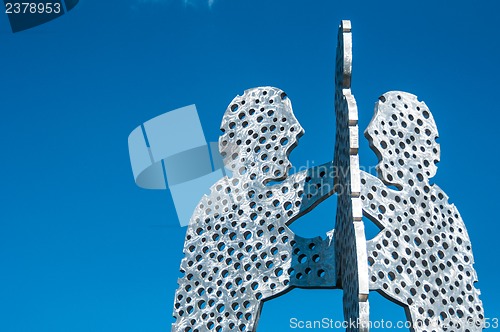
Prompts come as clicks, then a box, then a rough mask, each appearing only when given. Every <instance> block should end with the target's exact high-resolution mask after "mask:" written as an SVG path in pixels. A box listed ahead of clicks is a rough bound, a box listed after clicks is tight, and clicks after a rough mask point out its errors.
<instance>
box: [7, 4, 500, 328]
mask: <svg viewBox="0 0 500 332" xmlns="http://www.w3.org/2000/svg"><path fill="white" fill-rule="evenodd" d="M191 1H192V2H193V3H192V4H188V5H186V4H184V3H183V2H182V0H165V1H163V0H156V1H153V0H149V1H147V0H113V1H112V0H107V1H102V0H101V1H97V0H82V1H80V4H79V5H77V6H76V7H75V9H74V10H72V11H71V12H69V13H68V14H66V15H63V16H62V17H60V18H58V19H56V20H54V21H52V22H49V23H47V24H44V25H42V26H39V27H37V28H34V29H31V30H28V31H25V32H21V33H17V34H12V33H11V32H10V28H9V26H8V21H7V17H6V16H5V15H4V14H3V13H0V49H1V56H0V59H1V61H0V69H1V77H2V80H1V83H0V86H1V93H0V96H1V98H0V112H1V113H0V114H1V115H2V117H1V120H0V123H1V125H2V130H1V131H0V151H1V154H0V155H1V162H0V171H1V175H2V181H1V185H0V191H1V192H0V197H1V201H0V206H1V209H0V331H2V332H34V331H37V332H101V331H102V332H110V331H117V332H118V331H120V332H132V331H147V332H157V331H169V325H170V322H171V319H170V313H171V310H172V303H173V294H174V290H175V288H176V280H177V276H178V272H177V271H178V266H179V261H180V259H181V254H182V245H183V237H184V232H185V229H184V228H180V227H178V226H177V221H176V215H175V211H174V209H173V205H172V202H171V200H170V196H169V193H168V192H167V191H148V190H142V189H140V188H138V187H137V186H136V185H135V184H134V181H133V177H132V172H131V169H130V164H129V159H128V149H127V136H128V134H129V133H130V132H131V131H132V130H133V129H134V128H135V127H136V126H137V125H139V124H141V123H142V122H144V121H146V120H148V119H150V118H152V117H154V116H156V115H159V114H161V113H163V112H166V111H168V110H172V109H174V108H178V107H181V106H185V105H189V104H193V103H195V104H196V105H197V107H198V111H199V114H200V118H201V121H202V124H203V127H204V130H205V134H206V136H207V138H208V140H210V141H214V140H216V139H217V137H218V135H219V130H218V127H219V124H220V120H221V117H222V114H223V112H224V110H225V108H226V106H227V104H228V103H229V102H230V101H231V99H232V98H233V97H234V96H235V95H236V94H239V93H242V92H243V90H245V89H247V88H251V87H255V86H261V85H272V86H277V87H279V88H281V89H283V90H285V91H286V92H287V93H288V95H289V96H290V99H291V100H292V103H293V106H294V111H295V114H296V116H297V118H298V119H299V121H300V122H301V124H302V126H303V127H304V128H305V130H306V133H305V135H304V136H303V137H302V139H301V141H300V144H299V146H298V147H297V148H296V149H295V150H294V152H293V153H292V155H291V159H292V161H293V162H294V164H295V165H296V166H301V165H304V164H306V163H307V162H308V161H309V163H311V162H314V163H315V164H320V163H323V162H326V161H328V160H331V158H332V155H333V146H334V137H335V121H334V110H333V90H334V86H333V75H334V65H335V61H334V60H335V46H336V38H337V26H338V24H339V22H340V20H341V19H350V20H352V25H353V32H354V73H353V92H354V94H355V96H356V99H357V101H358V106H359V112H360V128H361V129H364V128H365V127H366V125H367V124H368V122H369V120H370V119H371V116H372V114H373V105H374V102H375V101H376V100H377V97H378V96H379V95H381V94H382V93H384V92H386V91H389V90H403V91H408V92H411V93H413V94H416V95H418V96H419V97H420V99H423V100H424V101H425V102H426V103H427V105H428V106H429V107H430V109H431V111H432V112H433V114H434V118H435V120H436V122H437V125H438V128H439V130H440V134H441V137H440V143H441V150H442V157H441V160H442V161H441V163H440V164H439V170H438V174H437V176H436V177H435V178H434V181H435V183H437V184H438V185H439V186H440V187H441V188H442V189H443V190H445V191H446V192H447V194H448V195H449V196H450V199H451V201H452V202H454V203H455V204H456V205H457V207H458V209H459V211H460V212H461V214H462V217H463V219H464V221H465V223H466V225H467V228H468V231H469V235H470V237H471V239H472V243H473V251H474V255H475V260H476V265H475V267H476V269H477V272H478V275H479V280H480V282H479V284H478V286H479V287H480V289H481V291H482V294H483V295H482V300H483V303H484V307H485V313H486V316H487V317H489V318H495V317H499V316H500V305H499V304H498V301H497V300H496V298H497V297H498V294H499V291H498V281H497V280H498V272H499V271H500V270H499V268H498V258H497V257H496V255H498V252H499V251H498V249H497V246H498V234H499V233H500V232H499V231H500V226H499V223H498V222H497V220H496V219H497V216H496V215H495V214H494V213H493V212H494V211H495V209H494V208H496V207H497V205H498V198H497V195H498V194H499V193H498V190H499V185H500V182H499V175H498V171H497V169H496V167H497V166H498V163H499V162H500V158H499V156H498V152H499V148H498V139H499V131H498V123H499V121H500V110H499V108H498V91H497V90H498V88H499V83H498V79H497V78H498V77H500V65H499V59H500V43H499V42H498V40H499V37H498V36H499V33H500V23H499V22H500V20H499V19H498V13H499V12H500V4H499V3H498V2H497V1H489V2H486V1H473V2H470V1H467V2H465V1H454V2H447V3H445V2H439V3H437V1H418V2H411V3H410V2H402V1H387V2H381V1H364V2H363V1H361V2H360V1H344V2H340V1H327V0H323V1H293V0H280V1H270V0H267V1H265V0H252V1H242V0H215V2H214V3H213V5H212V6H211V7H210V6H209V5H208V3H207V2H206V1H196V0H191ZM361 162H362V164H363V165H374V164H375V163H376V159H375V156H374V155H373V153H372V152H371V151H370V150H369V148H368V144H367V142H366V140H365V139H364V138H363V139H362V141H361ZM334 211H335V199H330V200H328V201H326V202H324V203H323V204H322V205H321V206H320V207H318V208H317V210H315V211H313V212H312V213H311V214H310V215H309V216H307V217H305V218H304V219H302V220H299V221H297V222H296V223H295V224H294V226H293V229H294V230H295V231H296V232H297V233H298V234H299V235H303V236H315V235H317V234H320V233H323V232H325V231H326V230H328V229H330V228H331V227H333V220H334ZM367 228H368V234H369V236H373V235H374V234H375V229H374V228H373V227H371V226H367ZM370 299H371V307H372V318H374V319H380V318H382V317H383V318H385V319H393V320H397V319H404V313H403V310H402V309H401V308H399V307H397V306H396V305H393V304H391V303H389V302H387V301H386V300H384V299H383V298H381V297H380V296H378V295H376V294H375V295H372V296H371V298H370ZM341 312H342V304H341V292H340V291H325V290H323V291H301V290H295V291H292V292H291V293H289V294H287V295H286V296H284V297H281V298H279V299H275V300H272V301H270V302H268V303H266V304H265V306H264V310H263V313H262V318H261V322H260V325H259V330H258V331H259V332H266V331H293V329H290V328H289V327H288V326H289V320H290V318H292V317H297V318H299V319H321V318H323V317H331V318H340V317H341V316H342V314H341Z"/></svg>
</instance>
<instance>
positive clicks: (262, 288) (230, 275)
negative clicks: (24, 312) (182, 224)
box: [172, 87, 336, 332]
mask: <svg viewBox="0 0 500 332" xmlns="http://www.w3.org/2000/svg"><path fill="white" fill-rule="evenodd" d="M221 129H222V131H223V135H222V136H221V137H220V140H219V150H220V152H221V154H222V156H223V158H224V163H225V165H226V167H227V168H229V169H230V170H231V171H232V174H233V176H232V177H231V178H228V177H224V178H222V179H221V180H219V181H218V182H217V183H216V184H214V185H213V186H212V188H211V192H210V194H209V195H208V196H204V197H203V198H202V199H201V201H200V203H199V205H198V207H197V208H196V210H195V211H194V214H193V217H192V218H191V222H190V225H189V226H188V229H187V234H186V239H185V247H184V253H185V257H184V259H183V260H182V263H181V272H182V273H183V277H182V278H180V279H179V282H178V283H179V288H178V289H177V292H176V295H175V304H174V307H175V309H174V317H175V318H176V322H175V323H174V324H173V327H172V331H183V332H184V331H208V330H211V329H214V330H215V331H254V330H255V328H256V325H257V322H258V319H259V315H260V310H261V307H262V303H263V301H265V300H267V299H270V298H272V297H275V296H278V295H280V294H283V293H284V292H286V291H288V290H290V289H291V288H292V287H334V286H335V281H336V280H335V265H334V257H335V255H334V252H333V250H334V242H333V235H330V237H327V238H326V239H322V238H321V237H317V238H313V239H304V238H301V237H299V236H296V235H295V234H294V233H293V232H292V231H291V230H290V229H289V228H288V226H287V225H289V224H290V223H291V222H293V221H294V220H295V219H297V218H298V217H299V216H300V215H302V214H304V213H306V212H308V211H309V210H310V209H312V208H313V207H314V206H315V205H316V204H318V203H319V202H320V201H321V200H323V199H324V198H326V197H328V196H330V195H331V194H332V193H333V181H332V179H333V176H332V172H333V166H332V163H331V162H330V163H327V164H325V165H322V166H318V167H315V168H312V169H309V170H307V171H303V172H299V173H295V174H293V175H290V176H288V170H289V168H290V167H291V164H290V161H289V160H288V154H289V153H290V152H291V151H292V149H293V148H294V147H295V146H296V145H297V140H298V137H299V136H300V135H302V133H303V129H302V127H301V126H300V124H299V122H298V121H297V119H296V118H295V116H294V114H293V111H292V106H291V103H290V100H289V98H288V97H287V96H286V94H285V93H284V92H283V91H281V90H280V89H277V88H272V87H260V88H255V89H250V90H247V91H245V93H244V94H243V96H238V97H236V98H235V99H234V100H233V101H232V102H231V103H230V105H229V107H228V108H227V110H226V112H225V114H224V117H223V121H222V125H221ZM332 224H333V220H332ZM332 226H333V225H332Z"/></svg>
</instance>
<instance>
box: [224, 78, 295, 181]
mask: <svg viewBox="0 0 500 332" xmlns="http://www.w3.org/2000/svg"><path fill="white" fill-rule="evenodd" d="M221 130H222V132H223V134H222V135H221V137H220V138H219V151H220V153H221V155H222V157H223V158H224V164H225V165H226V167H228V168H229V169H231V170H232V172H233V174H234V176H238V177H239V176H243V175H244V174H248V176H250V178H251V179H252V180H258V181H262V183H266V182H268V181H271V180H281V179H284V178H285V177H286V176H287V175H288V170H289V168H290V167H291V163H290V161H289V160H288V154H289V153H290V152H291V151H292V149H293V148H294V147H295V146H296V145H297V142H298V138H299V137H300V136H301V135H302V134H303V133H304V130H303V128H302V127H301V126H300V124H299V122H298V121H297V119H296V118H295V116H294V115H293V110H292V104H291V103H290V100H289V99H288V97H287V96H286V94H285V93H284V92H283V91H282V90H280V89H278V88H273V87H259V88H253V89H249V90H246V91H245V93H244V94H243V96H237V97H236V98H234V99H233V101H232V102H231V103H230V104H229V106H228V108H227V109H226V112H225V113H224V117H223V119H222V124H221Z"/></svg>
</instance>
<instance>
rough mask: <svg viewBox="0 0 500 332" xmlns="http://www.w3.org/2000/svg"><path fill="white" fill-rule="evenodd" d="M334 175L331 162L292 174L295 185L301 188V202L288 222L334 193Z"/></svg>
mask: <svg viewBox="0 0 500 332" xmlns="http://www.w3.org/2000/svg"><path fill="white" fill-rule="evenodd" d="M334 175H335V174H334V166H333V162H327V163H324V164H322V165H319V166H314V167H311V168H309V169H307V170H304V171H301V172H299V173H296V174H294V180H295V183H297V184H298V186H297V187H298V188H302V189H300V190H301V191H302V193H301V195H299V196H300V197H301V203H300V209H299V211H298V213H297V214H296V215H295V216H294V217H293V218H292V219H291V220H290V221H289V222H288V224H290V223H292V222H293V221H294V220H295V219H297V218H300V217H301V216H303V215H304V214H306V213H307V212H309V211H311V210H312V209H314V208H315V207H316V205H318V204H319V203H321V202H322V201H324V200H325V199H326V198H328V197H330V196H331V195H333V194H334V193H335V189H334Z"/></svg>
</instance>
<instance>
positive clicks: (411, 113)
mask: <svg viewBox="0 0 500 332" xmlns="http://www.w3.org/2000/svg"><path fill="white" fill-rule="evenodd" d="M365 135H366V137H367V138H368V139H369V141H370V145H371V148H372V149H373V150H374V152H375V153H376V154H377V156H378V158H379V164H378V166H377V171H378V175H379V177H380V179H378V178H376V177H374V176H372V175H370V174H368V173H365V172H362V173H361V188H362V189H361V199H362V201H363V212H364V214H365V215H366V216H367V217H369V218H370V219H371V220H372V221H373V222H375V223H376V224H377V225H378V226H379V227H380V229H381V232H380V233H379V234H378V235H377V236H376V237H375V238H374V239H372V240H370V241H368V243H367V249H368V255H369V257H368V261H369V265H370V267H369V274H370V289H372V290H377V291H379V292H380V293H381V294H382V295H384V296H385V297H387V298H389V299H390V300H392V301H393V302H396V303H398V304H400V305H402V306H404V307H405V309H406V313H407V317H408V320H409V321H410V322H411V323H412V330H413V331H481V330H482V329H483V325H484V312H483V308H482V303H481V300H480V299H479V294H480V292H479V290H478V289H477V288H475V287H474V282H476V281H477V277H476V271H475V270H474V268H473V263H474V257H473V255H472V248H471V243H470V240H469V236H468V234H467V230H466V228H465V225H464V222H463V221H462V218H461V217H460V214H459V213H458V210H457V208H456V207H455V206H454V205H453V204H450V203H449V202H448V196H447V195H446V194H445V193H444V192H443V191H442V190H441V189H440V188H439V187H438V186H437V185H435V184H430V183H429V179H430V178H431V177H432V176H434V175H435V174H436V171H437V166H436V163H437V162H438V161H439V157H440V150H439V144H438V143H437V142H436V139H437V137H438V131H437V127H436V124H435V122H434V119H433V117H432V114H431V112H430V111H429V109H428V108H427V106H426V105H425V103H423V102H421V101H418V100H417V97H416V96H414V95H412V94H409V93H406V92H399V91H391V92H388V93H386V94H384V95H383V96H381V97H380V101H379V102H377V104H376V107H375V115H374V117H373V119H372V121H371V122H370V125H369V127H368V128H367V130H366V131H365ZM389 185H392V186H393V187H392V188H391V187H388V186H389Z"/></svg>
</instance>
